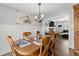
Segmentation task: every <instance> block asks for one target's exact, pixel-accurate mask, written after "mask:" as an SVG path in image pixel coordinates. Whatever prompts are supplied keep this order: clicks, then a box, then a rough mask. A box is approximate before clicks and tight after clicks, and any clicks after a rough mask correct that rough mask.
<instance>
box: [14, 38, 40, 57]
mask: <svg viewBox="0 0 79 59" xmlns="http://www.w3.org/2000/svg"><path fill="white" fill-rule="evenodd" d="M21 40H24V41H27V42H30V44H29V45H26V46H23V47H20V46H18V45H17V46H15V47H14V49H15V50H16V51H17V52H18V53H19V54H21V55H24V56H38V55H39V52H40V43H37V42H36V41H35V40H34V38H33V39H31V40H30V39H29V40H26V39H18V40H16V41H15V42H16V43H17V42H20V41H21ZM35 42H36V43H35Z"/></svg>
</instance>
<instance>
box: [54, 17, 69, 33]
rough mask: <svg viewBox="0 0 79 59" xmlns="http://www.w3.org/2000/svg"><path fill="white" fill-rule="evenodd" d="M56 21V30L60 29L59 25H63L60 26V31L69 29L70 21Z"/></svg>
mask: <svg viewBox="0 0 79 59" xmlns="http://www.w3.org/2000/svg"><path fill="white" fill-rule="evenodd" d="M60 19H61V18H60ZM55 23H56V24H55V27H56V32H58V31H59V27H58V25H62V27H61V28H60V32H62V31H63V30H69V21H57V22H55Z"/></svg>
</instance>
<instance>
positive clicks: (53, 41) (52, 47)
mask: <svg viewBox="0 0 79 59" xmlns="http://www.w3.org/2000/svg"><path fill="white" fill-rule="evenodd" d="M47 35H49V37H50V50H51V55H55V54H56V49H55V44H56V39H57V33H55V32H48V33H47Z"/></svg>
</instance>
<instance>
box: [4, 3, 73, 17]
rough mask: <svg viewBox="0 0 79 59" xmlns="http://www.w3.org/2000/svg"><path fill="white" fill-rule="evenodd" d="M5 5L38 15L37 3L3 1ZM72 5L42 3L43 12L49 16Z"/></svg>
mask: <svg viewBox="0 0 79 59" xmlns="http://www.w3.org/2000/svg"><path fill="white" fill-rule="evenodd" d="M3 5H6V6H8V7H11V8H15V9H17V10H21V11H24V12H26V13H27V14H30V15H33V16H35V15H38V10H39V9H38V4H37V3H3ZM71 5H72V4H71V3H42V4H41V13H42V14H44V15H45V17H48V16H51V15H53V14H55V13H57V12H60V11H63V10H67V9H68V8H70V6H71Z"/></svg>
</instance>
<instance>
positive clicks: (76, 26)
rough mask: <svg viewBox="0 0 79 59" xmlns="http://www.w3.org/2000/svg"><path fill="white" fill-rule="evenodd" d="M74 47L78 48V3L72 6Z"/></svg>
mask: <svg viewBox="0 0 79 59" xmlns="http://www.w3.org/2000/svg"><path fill="white" fill-rule="evenodd" d="M74 36H75V37H74V43H75V44H74V47H75V49H79V4H77V5H75V6H74Z"/></svg>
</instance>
